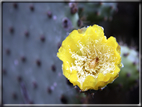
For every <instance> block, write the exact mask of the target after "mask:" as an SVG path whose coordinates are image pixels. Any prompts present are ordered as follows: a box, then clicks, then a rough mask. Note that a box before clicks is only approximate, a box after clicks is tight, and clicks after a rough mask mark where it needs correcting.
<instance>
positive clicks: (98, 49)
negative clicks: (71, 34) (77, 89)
mask: <svg viewBox="0 0 142 107" xmlns="http://www.w3.org/2000/svg"><path fill="white" fill-rule="evenodd" d="M79 49H80V50H79V51H78V52H71V51H70V53H71V55H72V58H73V59H75V60H74V63H72V66H71V67H70V71H72V70H76V71H77V76H78V81H79V82H80V83H83V81H84V80H85V78H86V77H87V76H88V75H91V76H93V77H94V78H97V76H98V74H99V73H103V74H104V75H105V74H106V73H113V72H112V71H114V69H115V64H114V60H115V58H114V57H112V56H113V51H112V50H110V48H109V47H107V46H106V45H105V44H104V45H103V44H99V43H97V44H95V43H92V42H90V43H89V44H88V45H86V46H83V45H82V44H81V43H79Z"/></svg>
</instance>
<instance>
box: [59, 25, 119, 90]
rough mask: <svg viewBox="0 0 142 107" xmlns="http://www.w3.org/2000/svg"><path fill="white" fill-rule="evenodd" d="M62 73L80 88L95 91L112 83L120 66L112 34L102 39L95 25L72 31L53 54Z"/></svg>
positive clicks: (98, 27) (117, 48)
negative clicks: (57, 59)
mask: <svg viewBox="0 0 142 107" xmlns="http://www.w3.org/2000/svg"><path fill="white" fill-rule="evenodd" d="M57 56H58V57H59V59H60V60H62V61H63V65H62V69H63V74H64V76H65V77H66V78H68V79H69V81H70V82H71V83H72V84H73V85H74V86H75V85H78V86H79V88H80V89H81V90H82V91H87V90H88V89H94V90H98V89H100V88H103V87H105V86H106V85H107V84H108V83H111V82H113V81H114V80H115V79H116V78H117V77H118V75H119V71H120V67H121V56H120V46H119V45H118V43H117V42H116V39H115V38H114V37H110V38H108V39H106V36H104V32H103V28H102V27H100V26H98V25H93V26H89V27H87V28H82V29H78V30H73V31H72V32H71V33H70V34H69V36H68V37H66V39H65V40H64V41H63V42H62V46H61V47H60V49H59V52H58V53H57Z"/></svg>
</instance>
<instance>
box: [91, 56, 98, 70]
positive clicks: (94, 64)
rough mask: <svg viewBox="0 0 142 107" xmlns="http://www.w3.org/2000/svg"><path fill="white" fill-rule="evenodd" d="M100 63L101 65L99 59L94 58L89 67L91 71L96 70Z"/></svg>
mask: <svg viewBox="0 0 142 107" xmlns="http://www.w3.org/2000/svg"><path fill="white" fill-rule="evenodd" d="M98 63H99V58H98V57H96V58H94V59H92V60H91V61H90V63H89V67H90V68H91V69H95V67H96V66H97V65H98Z"/></svg>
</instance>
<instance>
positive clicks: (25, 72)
mask: <svg viewBox="0 0 142 107" xmlns="http://www.w3.org/2000/svg"><path fill="white" fill-rule="evenodd" d="M66 8H70V7H69V6H68V4H66V3H8V2H6V3H4V2H3V3H2V16H3V17H2V19H3V21H2V22H3V26H2V31H3V33H2V35H3V37H2V39H3V45H2V46H3V56H2V57H3V62H2V63H3V64H2V67H3V70H2V71H3V78H2V79H3V83H2V88H3V98H2V99H3V101H2V102H3V103H4V104H23V103H38V104H60V103H78V100H77V99H76V97H75V95H76V90H74V89H73V87H72V86H69V85H68V84H67V81H66V78H65V77H64V76H63V75H62V68H61V64H62V62H61V61H60V60H59V59H58V58H57V56H56V53H57V50H58V48H59V47H60V44H61V42H62V41H63V39H64V38H65V37H66V36H67V35H68V32H69V30H71V28H72V27H71V25H72V22H71V23H69V20H70V18H72V17H68V16H66V13H65V11H64V10H66ZM68 14H71V13H68ZM70 90H71V91H70Z"/></svg>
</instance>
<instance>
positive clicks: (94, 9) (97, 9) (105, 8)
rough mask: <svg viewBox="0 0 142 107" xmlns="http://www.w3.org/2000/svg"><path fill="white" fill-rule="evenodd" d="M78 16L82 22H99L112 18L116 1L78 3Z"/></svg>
mask: <svg viewBox="0 0 142 107" xmlns="http://www.w3.org/2000/svg"><path fill="white" fill-rule="evenodd" d="M78 7H79V16H80V18H81V19H82V20H83V22H84V23H99V22H101V21H106V20H112V18H113V14H114V13H115V12H116V11H117V3H102V2H100V3H86V4H84V3H79V4H78Z"/></svg>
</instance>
